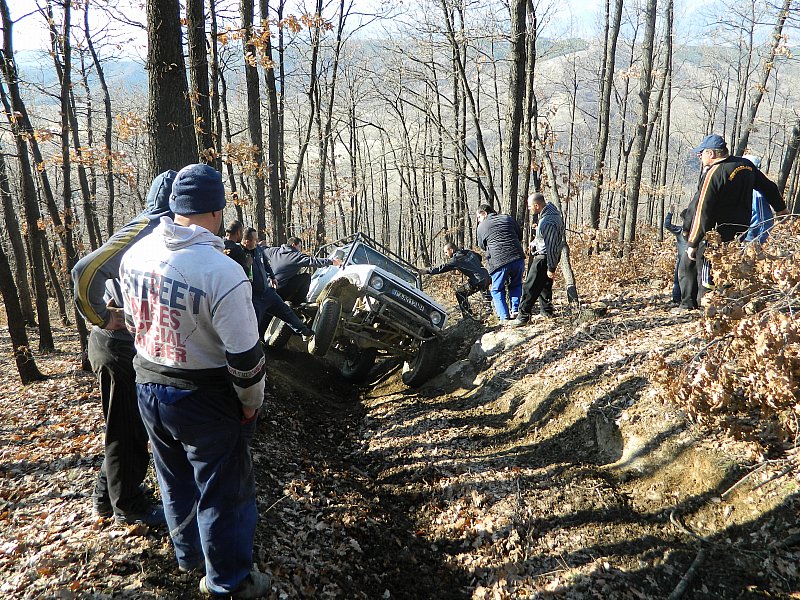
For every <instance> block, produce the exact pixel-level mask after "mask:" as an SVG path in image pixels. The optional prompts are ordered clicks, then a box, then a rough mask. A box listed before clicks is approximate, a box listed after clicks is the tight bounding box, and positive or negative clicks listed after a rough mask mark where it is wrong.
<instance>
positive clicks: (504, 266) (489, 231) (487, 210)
mask: <svg viewBox="0 0 800 600" xmlns="http://www.w3.org/2000/svg"><path fill="white" fill-rule="evenodd" d="M475 216H476V218H477V219H478V233H477V237H478V246H479V247H480V248H481V250H483V251H484V253H485V254H486V265H487V267H488V271H489V274H490V275H491V277H492V287H491V292H492V300H493V302H494V310H495V313H497V317H498V318H499V319H500V321H501V322H506V323H507V322H508V321H509V320H510V319H511V316H512V314H516V312H517V310H518V309H519V300H520V297H521V296H522V277H523V274H524V272H525V252H524V251H523V250H522V243H521V241H522V229H520V227H519V224H518V223H517V222H516V220H514V218H513V217H511V216H509V215H500V214H497V213H496V212H495V210H494V209H493V208H492V207H491V206H490V205H488V204H481V205H480V206H479V207H478V210H477V211H476V213H475ZM506 296H508V298H506Z"/></svg>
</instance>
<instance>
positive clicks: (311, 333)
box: [300, 327, 314, 342]
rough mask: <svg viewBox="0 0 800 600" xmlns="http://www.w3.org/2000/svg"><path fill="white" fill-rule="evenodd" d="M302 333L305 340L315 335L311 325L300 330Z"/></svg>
mask: <svg viewBox="0 0 800 600" xmlns="http://www.w3.org/2000/svg"><path fill="white" fill-rule="evenodd" d="M300 335H301V336H302V337H303V341H304V342H307V341H308V340H310V339H311V338H312V337H314V330H313V329H311V327H303V329H302V331H301V332H300Z"/></svg>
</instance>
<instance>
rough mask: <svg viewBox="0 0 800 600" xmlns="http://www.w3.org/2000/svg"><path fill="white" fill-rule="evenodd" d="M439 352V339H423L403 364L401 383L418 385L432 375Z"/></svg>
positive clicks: (412, 385)
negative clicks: (409, 358) (414, 352)
mask: <svg viewBox="0 0 800 600" xmlns="http://www.w3.org/2000/svg"><path fill="white" fill-rule="evenodd" d="M438 354H439V340H438V339H437V338H433V339H430V340H425V341H424V342H422V343H421V344H420V345H419V349H418V350H417V353H416V354H415V355H414V357H413V358H412V359H411V360H409V361H406V363H405V364H404V365H403V383H405V384H406V385H407V386H409V387H419V386H421V385H422V384H423V383H425V382H426V381H428V379H430V378H431V377H432V376H433V373H434V372H435V371H436V366H437V358H438Z"/></svg>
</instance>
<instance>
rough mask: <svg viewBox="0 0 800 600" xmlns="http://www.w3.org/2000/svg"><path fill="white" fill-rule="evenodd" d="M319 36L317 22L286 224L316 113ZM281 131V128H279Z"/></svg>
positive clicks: (319, 8) (318, 10) (319, 4)
mask: <svg viewBox="0 0 800 600" xmlns="http://www.w3.org/2000/svg"><path fill="white" fill-rule="evenodd" d="M316 14H322V0H317V4H316ZM320 35H321V23H319V22H317V23H316V24H315V25H314V27H313V29H312V32H311V64H310V66H309V73H310V76H311V77H310V81H309V82H308V123H307V126H306V132H305V139H304V140H303V141H302V142H301V143H300V151H299V152H298V156H297V171H296V172H295V174H294V177H293V178H292V183H291V184H290V185H289V187H288V189H287V190H286V223H287V224H288V223H291V221H292V202H293V199H294V194H295V191H296V190H297V185H298V184H299V183H300V177H301V175H302V174H303V163H304V160H305V155H306V151H307V150H308V143H309V141H310V140H311V131H312V127H313V124H314V116H315V115H316V113H317V110H318V107H317V99H316V93H315V90H316V87H317V62H318V60H319V41H320ZM281 129H283V127H281Z"/></svg>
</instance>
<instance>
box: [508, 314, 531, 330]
mask: <svg viewBox="0 0 800 600" xmlns="http://www.w3.org/2000/svg"><path fill="white" fill-rule="evenodd" d="M529 320H530V319H529V318H528V317H527V316H525V315H517V318H516V319H514V320H513V321H509V322H508V326H509V327H525V325H527V324H528V321H529Z"/></svg>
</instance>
